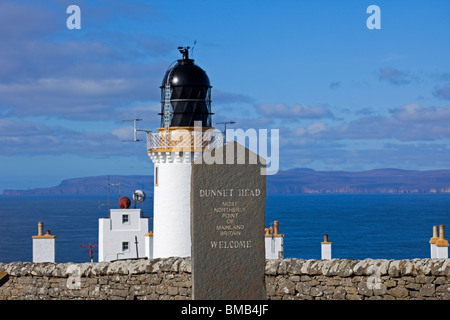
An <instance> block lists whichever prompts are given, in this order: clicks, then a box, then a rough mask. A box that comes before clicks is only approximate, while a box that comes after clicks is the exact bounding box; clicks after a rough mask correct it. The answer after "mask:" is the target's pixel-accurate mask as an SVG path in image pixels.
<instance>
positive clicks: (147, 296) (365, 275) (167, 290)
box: [0, 258, 450, 300]
mask: <svg viewBox="0 0 450 320" xmlns="http://www.w3.org/2000/svg"><path fill="white" fill-rule="evenodd" d="M0 272H3V273H2V275H4V276H3V278H2V279H0V280H1V282H0V283H1V284H2V285H1V286H0V299H2V300H50V299H58V300H77V299H78V300H112V299H116V300H134V299H137V300H190V299H191V289H192V285H191V261H190V258H167V259H151V260H145V259H141V260H122V261H115V262H99V263H79V264H75V263H59V264H58V263H31V262H14V263H0ZM5 273H6V275H5ZM265 274H266V294H267V299H271V300H289V299H303V300H396V299H402V300H416V299H418V300H450V259H413V260H372V259H365V260H349V259H331V260H302V259H284V260H267V261H266V266H265Z"/></svg>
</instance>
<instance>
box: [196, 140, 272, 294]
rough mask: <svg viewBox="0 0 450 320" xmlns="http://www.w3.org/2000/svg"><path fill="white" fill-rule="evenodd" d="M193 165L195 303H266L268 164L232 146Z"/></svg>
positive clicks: (208, 154) (236, 146) (242, 147)
mask: <svg viewBox="0 0 450 320" xmlns="http://www.w3.org/2000/svg"><path fill="white" fill-rule="evenodd" d="M211 159H214V160H215V161H214V163H211ZM257 159H259V163H258V161H256V160H257ZM208 162H209V163H208ZM192 166H193V167H192V176H191V250H192V255H191V256H192V297H193V299H195V300H263V299H266V292H265V279H264V269H265V243H264V227H265V226H264V219H265V202H266V176H265V175H263V174H261V173H262V170H261V167H264V168H265V161H264V159H261V158H260V157H258V156H257V155H256V154H255V153H253V152H252V151H250V150H249V149H247V148H245V147H244V146H242V145H240V144H238V143H236V142H230V143H228V144H227V145H225V146H223V147H220V148H218V149H213V150H211V151H210V152H209V153H208V152H206V153H205V152H204V156H203V157H202V158H199V159H197V160H196V161H194V163H193V164H192Z"/></svg>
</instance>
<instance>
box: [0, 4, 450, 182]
mask: <svg viewBox="0 0 450 320" xmlns="http://www.w3.org/2000/svg"><path fill="white" fill-rule="evenodd" d="M71 4H76V5H78V6H79V7H80V9H81V29H80V30H76V29H74V30H69V29H68V28H67V27H66V20H67V18H68V17H69V14H67V13H66V8H67V7H68V6H69V5H71ZM372 4H375V5H377V6H379V7H380V9H381V29H378V30H376V29H375V30H370V29H368V28H367V26H366V20H367V19H368V18H369V16H370V14H368V13H366V9H367V7H368V6H369V5H372ZM449 16H450V2H449V1H444V0H442V1H437V0H431V1H377V0H375V1H362V0H359V1H323V0H322V1H300V0H297V1H287V0H279V1H261V0H260V1H249V0H246V1H245V0H244V1H242V0H241V1H232V0H227V1H87V0H86V1H75V0H72V1H31V0H27V1H8V0H4V1H2V2H1V3H0V23H1V26H2V28H1V29H0V41H1V50H0V176H1V177H2V178H1V179H0V190H3V189H26V188H34V187H45V186H52V185H56V184H58V183H59V182H60V181H61V180H62V179H67V178H73V177H82V176H92V175H107V174H111V175H113V174H124V175H128V174H151V173H152V170H153V169H152V168H153V166H152V163H151V161H150V159H149V158H148V156H147V154H146V150H145V143H144V142H141V143H126V142H122V140H124V139H128V138H130V137H132V127H131V125H130V123H126V122H123V121H122V120H124V119H133V118H142V119H143V121H141V122H139V123H138V126H139V127H140V128H141V129H153V130H154V129H156V128H157V127H158V124H159V117H158V115H157V113H158V111H159V108H160V106H159V98H160V89H159V86H160V83H161V80H162V78H163V76H164V72H165V70H166V69H167V67H168V66H169V65H170V64H171V63H172V62H173V61H175V60H176V59H178V58H179V57H180V54H179V53H178V51H177V50H176V48H177V47H178V46H191V47H192V46H193V44H194V42H196V44H195V47H194V51H193V53H192V54H193V58H194V59H195V60H196V63H197V64H198V65H200V66H201V67H202V68H204V69H205V70H206V72H207V73H208V75H209V77H210V80H211V83H212V85H213V91H212V100H213V102H212V105H213V112H214V113H215V115H214V117H213V121H214V122H223V121H236V124H235V126H234V128H243V129H248V128H255V129H268V130H270V129H279V130H280V169H289V168H295V167H307V168H312V169H316V170H351V171H359V170H370V169H376V168H386V167H391V168H392V167H395V168H401V169H414V170H429V169H443V168H449V167H450V165H449V159H450V146H449V143H448V142H449V141H450V126H449V123H450V59H449V57H450V42H449V41H448V35H449V31H450V18H449ZM219 127H220V126H219ZM142 138H144V137H143V136H142Z"/></svg>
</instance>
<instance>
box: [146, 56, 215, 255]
mask: <svg viewBox="0 0 450 320" xmlns="http://www.w3.org/2000/svg"><path fill="white" fill-rule="evenodd" d="M178 49H179V51H180V53H182V59H180V60H177V62H176V63H175V65H174V66H173V67H171V68H169V69H168V70H167V72H166V74H165V76H164V78H163V81H162V85H161V113H160V116H161V127H160V128H158V132H157V133H149V134H148V136H147V137H148V141H147V142H148V146H147V148H148V155H149V157H150V158H151V160H152V161H153V163H154V179H155V181H154V183H155V186H154V197H153V199H154V208H153V258H164V257H173V256H177V257H188V256H190V255H191V227H190V225H191V224H190V210H191V188H190V186H191V170H192V169H191V168H192V162H193V160H194V159H196V158H197V157H200V156H201V155H202V152H203V150H204V149H205V148H206V147H208V148H210V147H212V146H214V145H223V141H222V140H221V139H217V136H216V135H215V134H214V133H213V131H214V129H213V128H212V120H211V116H212V113H211V85H210V82H209V78H208V75H207V74H206V72H205V71H204V70H203V69H202V68H200V67H199V66H197V65H196V64H194V60H193V59H190V58H189V55H188V53H189V51H188V49H189V47H186V48H182V47H179V48H178Z"/></svg>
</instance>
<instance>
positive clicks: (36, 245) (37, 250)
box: [31, 222, 56, 262]
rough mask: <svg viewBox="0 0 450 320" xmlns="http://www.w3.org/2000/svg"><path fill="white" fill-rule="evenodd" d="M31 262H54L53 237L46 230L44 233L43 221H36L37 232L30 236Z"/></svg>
mask: <svg viewBox="0 0 450 320" xmlns="http://www.w3.org/2000/svg"><path fill="white" fill-rule="evenodd" d="M31 238H32V241H33V262H55V238H56V236H54V235H52V234H50V230H47V232H46V234H44V223H43V222H38V234H37V236H32V237H31Z"/></svg>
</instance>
